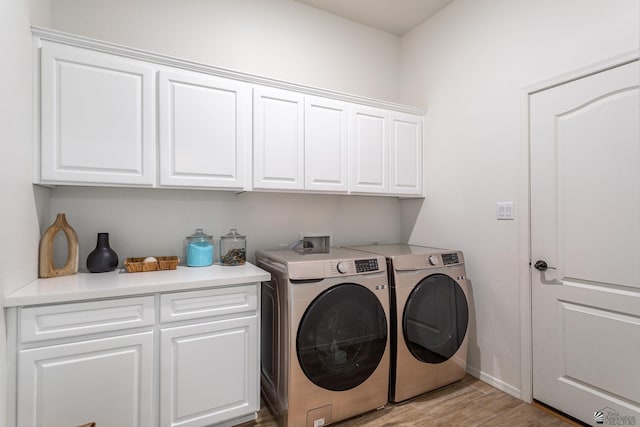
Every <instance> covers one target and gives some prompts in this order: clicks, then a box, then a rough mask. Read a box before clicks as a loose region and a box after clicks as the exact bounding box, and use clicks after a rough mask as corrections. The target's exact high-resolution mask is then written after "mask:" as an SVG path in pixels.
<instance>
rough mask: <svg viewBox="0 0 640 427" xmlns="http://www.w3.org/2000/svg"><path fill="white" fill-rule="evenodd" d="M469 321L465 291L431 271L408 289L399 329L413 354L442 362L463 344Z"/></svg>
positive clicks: (424, 358) (418, 357)
mask: <svg viewBox="0 0 640 427" xmlns="http://www.w3.org/2000/svg"><path fill="white" fill-rule="evenodd" d="M468 322H469V307H468V305H467V299H466V297H465V294H464V291H463V290H462V288H461V287H460V285H458V283H456V281H455V280H453V279H452V278H451V277H449V276H447V275H445V274H433V275H431V276H428V277H425V278H424V279H422V280H421V281H420V282H419V283H418V284H417V285H416V286H415V287H414V288H413V291H411V294H410V295H409V298H408V299H407V303H406V304H405V308H404V315H403V318H402V330H403V333H404V340H405V343H406V344H407V347H408V348H409V351H411V354H413V356H414V357H415V358H416V359H418V360H420V361H422V362H425V363H442V362H445V361H447V360H448V359H449V358H450V357H452V356H453V355H454V354H455V353H456V352H457V351H458V349H459V348H460V346H461V345H462V341H463V340H464V336H465V334H466V331H467V324H468Z"/></svg>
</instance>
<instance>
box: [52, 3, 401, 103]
mask: <svg viewBox="0 0 640 427" xmlns="http://www.w3.org/2000/svg"><path fill="white" fill-rule="evenodd" d="M51 1H52V9H53V15H52V16H53V17H52V24H53V28H55V29H58V30H61V31H66V32H71V33H76V34H80V35H84V36H87V37H92V38H96V39H100V40H106V41H110V42H113V43H118V44H122V45H126V46H132V47H137V48H141V49H146V50H150V51H154V52H158V53H163V54H166V55H171V56H176V57H180V58H183V59H190V60H194V61H198V62H203V63H206V64H210V65H214V66H219V67H223V68H229V69H232V70H237V71H241V72H245V73H250V74H257V75H261V76H264V77H270V78H274V79H280V80H286V81H290V82H294V83H299V84H304V85H309V86H315V87H320V88H327V89H332V90H334V91H339V92H345V93H351V94H357V95H361V96H366V97H372V98H379V99H384V100H387V101H395V100H397V95H398V90H397V89H398V67H399V46H400V39H399V38H398V37H396V36H394V35H391V34H388V33H385V32H382V31H379V30H375V29H372V28H370V27H366V26H364V25H360V24H356V23H355V22H353V21H348V20H346V19H342V18H338V17H336V16H334V15H330V14H328V13H326V12H323V11H320V10H318V9H314V8H312V7H309V6H307V5H304V4H301V3H297V2H294V1H291V0H209V1H201V0H181V1H175V0H109V1H104V0H51Z"/></svg>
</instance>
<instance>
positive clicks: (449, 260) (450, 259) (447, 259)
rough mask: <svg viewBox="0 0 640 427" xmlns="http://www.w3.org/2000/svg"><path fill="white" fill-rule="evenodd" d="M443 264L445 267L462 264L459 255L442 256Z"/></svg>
mask: <svg viewBox="0 0 640 427" xmlns="http://www.w3.org/2000/svg"><path fill="white" fill-rule="evenodd" d="M442 263H443V264H444V265H451V264H460V258H459V257H458V254H457V253H455V252H454V253H451V254H442Z"/></svg>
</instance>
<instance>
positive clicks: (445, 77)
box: [401, 0, 640, 394]
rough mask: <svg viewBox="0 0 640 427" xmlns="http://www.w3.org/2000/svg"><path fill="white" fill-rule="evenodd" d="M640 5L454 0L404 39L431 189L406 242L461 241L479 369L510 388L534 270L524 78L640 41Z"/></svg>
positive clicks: (630, 0)
mask: <svg viewBox="0 0 640 427" xmlns="http://www.w3.org/2000/svg"><path fill="white" fill-rule="evenodd" d="M638 4H639V3H638V1H637V0H616V1H610V0H536V1H532V0H484V1H477V0H456V1H454V2H453V3H452V4H450V5H449V6H448V7H446V8H445V9H443V10H442V11H441V12H440V13H438V14H437V15H436V16H434V17H433V18H432V19H430V20H428V21H427V22H426V23H424V24H423V25H421V26H420V27H418V28H416V29H415V30H414V31H412V32H411V33H409V34H407V35H405V36H404V37H403V38H402V72H401V75H402V78H401V82H402V83H403V86H402V88H401V91H402V95H403V97H402V101H403V102H405V103H411V104H418V105H421V104H424V105H426V106H427V108H428V114H427V123H428V131H427V137H426V138H427V147H426V153H427V163H426V188H427V194H428V197H427V200H426V202H425V203H424V204H423V206H422V209H421V211H420V213H419V215H418V218H417V221H416V223H415V227H414V229H413V231H412V233H411V238H410V240H411V242H413V243H421V244H430V245H435V246H441V247H450V248H459V249H462V250H463V251H464V253H465V258H466V261H467V269H468V271H467V273H468V276H469V277H470V278H471V281H472V287H473V296H474V304H475V313H474V317H475V327H474V329H472V333H471V342H470V354H469V364H470V366H471V370H472V372H475V373H476V374H480V373H482V374H483V378H485V379H487V380H488V381H494V383H495V384H497V385H499V386H501V387H502V388H504V389H505V390H507V391H509V392H512V393H514V394H519V393H520V388H521V377H520V376H521V372H520V369H521V363H520V360H521V354H520V345H521V342H520V340H521V337H520V305H519V304H520V283H519V280H520V277H519V274H520V272H521V269H523V268H524V269H526V268H527V266H526V265H519V262H520V260H521V259H522V257H521V252H522V251H523V244H526V234H525V235H524V237H523V236H522V233H521V230H522V224H521V223H520V220H522V219H523V214H524V213H526V210H527V209H528V208H527V205H526V203H527V199H526V191H525V189H526V180H527V170H526V167H524V168H523V165H526V163H523V160H525V162H526V145H525V144H526V141H525V134H524V132H525V130H526V123H525V121H524V117H526V116H525V115H524V114H525V110H524V105H523V93H524V91H523V88H524V87H526V86H529V85H532V84H534V83H538V82H539V81H542V80H546V79H549V78H552V77H554V76H556V75H559V74H564V73H567V72H570V71H573V70H574V69H577V68H580V67H584V66H587V65H590V64H592V63H595V62H598V61H600V60H603V59H605V58H608V57H611V56H615V55H618V54H621V53H624V52H627V51H630V50H633V49H637V48H638V41H639V39H640V29H639V25H638V17H639V12H640V11H639V10H638ZM497 201H515V202H516V203H517V205H516V211H515V212H516V220H515V221H497V220H496V219H495V203H496V202H497ZM525 227H526V224H525ZM524 248H525V250H526V246H525V247H524ZM525 256H526V254H525ZM525 285H526V284H525Z"/></svg>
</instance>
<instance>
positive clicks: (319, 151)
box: [304, 96, 349, 192]
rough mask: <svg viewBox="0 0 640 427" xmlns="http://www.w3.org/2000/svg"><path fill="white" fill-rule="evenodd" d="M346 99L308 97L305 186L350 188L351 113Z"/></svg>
mask: <svg viewBox="0 0 640 427" xmlns="http://www.w3.org/2000/svg"><path fill="white" fill-rule="evenodd" d="M347 105H348V104H346V103H344V102H340V101H334V100H331V99H326V98H319V97H312V96H307V97H305V128H304V135H305V143H304V158H305V189H306V190H318V191H335V192H347V191H348V189H349V187H348V185H349V182H348V176H347V170H348V162H349V150H348V147H349V114H348V108H347Z"/></svg>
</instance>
